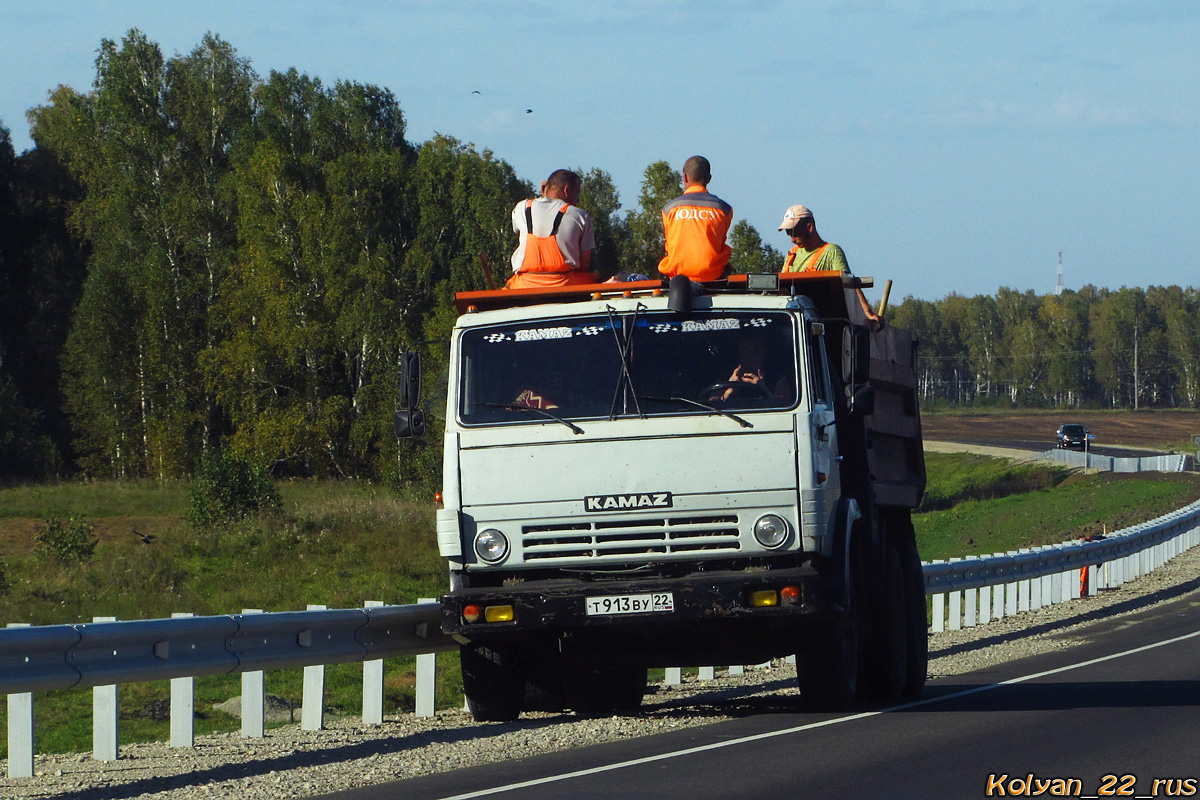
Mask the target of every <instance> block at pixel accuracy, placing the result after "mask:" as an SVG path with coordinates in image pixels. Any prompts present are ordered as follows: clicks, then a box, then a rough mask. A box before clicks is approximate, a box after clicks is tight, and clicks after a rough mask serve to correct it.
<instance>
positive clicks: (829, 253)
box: [782, 242, 850, 274]
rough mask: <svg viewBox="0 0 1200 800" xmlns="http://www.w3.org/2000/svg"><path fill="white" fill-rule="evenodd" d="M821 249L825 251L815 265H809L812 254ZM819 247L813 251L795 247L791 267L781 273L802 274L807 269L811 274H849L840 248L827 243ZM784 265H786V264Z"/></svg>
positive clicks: (848, 268)
mask: <svg viewBox="0 0 1200 800" xmlns="http://www.w3.org/2000/svg"><path fill="white" fill-rule="evenodd" d="M821 247H824V248H825V251H824V252H823V253H821V255H820V257H819V258H818V259H817V261H816V263H815V264H809V263H808V260H809V259H810V258H812V255H813V253H815V252H817V250H820V249H821ZM821 247H818V248H816V249H814V250H805V249H804V248H802V247H800V246H799V245H797V246H796V248H795V251H794V252H795V254H796V257H795V259H793V261H792V265H791V266H790V267H789V266H785V267H784V268H783V270H782V271H783V272H802V271H804V270H806V269H807V270H812V271H813V272H828V271H837V272H845V273H847V274H849V273H850V267H849V265H847V264H846V254H845V253H844V252H843V251H842V248H840V247H838V246H837V245H836V244H833V243H832V242H827V243H826V244H823V245H821ZM788 255H789V256H790V255H791V252H789V253H788ZM784 263H785V264H786V262H784Z"/></svg>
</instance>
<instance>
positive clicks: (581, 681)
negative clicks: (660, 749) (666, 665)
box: [563, 667, 647, 715]
mask: <svg viewBox="0 0 1200 800" xmlns="http://www.w3.org/2000/svg"><path fill="white" fill-rule="evenodd" d="M646 680H647V670H646V668H645V667H615V668H611V669H573V670H570V671H568V672H566V673H565V674H564V675H563V689H564V691H565V694H566V700H567V707H568V708H571V709H573V710H574V711H575V713H577V714H587V715H591V714H612V713H614V712H618V711H634V710H636V709H637V708H638V707H639V706H641V704H642V698H643V697H644V696H645V694H646Z"/></svg>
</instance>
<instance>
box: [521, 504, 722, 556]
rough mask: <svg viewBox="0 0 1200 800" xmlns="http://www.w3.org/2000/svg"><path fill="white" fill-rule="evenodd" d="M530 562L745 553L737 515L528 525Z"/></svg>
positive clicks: (524, 537)
mask: <svg viewBox="0 0 1200 800" xmlns="http://www.w3.org/2000/svg"><path fill="white" fill-rule="evenodd" d="M521 545H522V547H523V548H524V552H525V561H526V563H529V562H533V561H541V560H545V559H551V558H553V559H578V558H586V559H601V560H605V561H613V560H619V561H640V560H645V561H650V560H655V559H658V558H661V557H662V556H664V555H667V554H670V553H692V552H696V551H701V550H726V551H736V550H739V549H740V548H741V545H740V542H739V538H738V518H737V515H736V514H729V515H723V516H715V517H713V516H709V517H669V518H664V519H638V520H610V521H606V522H578V521H576V522H565V523H562V524H553V523H551V524H545V525H525V526H523V527H522V528H521Z"/></svg>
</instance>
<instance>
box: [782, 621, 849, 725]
mask: <svg viewBox="0 0 1200 800" xmlns="http://www.w3.org/2000/svg"><path fill="white" fill-rule="evenodd" d="M804 645H805V646H804V648H803V649H802V650H801V651H800V652H799V653H797V654H796V683H797V685H798V686H799V687H800V705H801V707H802V708H803V709H804V710H806V711H847V710H849V709H850V707H851V706H852V705H853V704H854V696H855V694H856V693H857V691H858V626H857V624H856V623H855V622H854V621H853V620H850V619H844V618H839V619H830V620H822V621H821V622H820V623H818V625H817V626H816V628H814V629H812V630H811V631H809V633H808V635H807V636H806V637H805V642H804Z"/></svg>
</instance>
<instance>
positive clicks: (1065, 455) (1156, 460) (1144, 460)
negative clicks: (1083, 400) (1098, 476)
mask: <svg viewBox="0 0 1200 800" xmlns="http://www.w3.org/2000/svg"><path fill="white" fill-rule="evenodd" d="M1037 457H1038V458H1039V459H1043V460H1045V461H1058V462H1060V463H1063V464H1067V465H1069V466H1072V467H1082V468H1084V469H1094V470H1099V471H1100V472H1188V471H1190V470H1193V469H1195V467H1196V464H1195V460H1194V459H1193V458H1192V457H1191V456H1189V455H1185V454H1183V453H1170V454H1167V455H1161V456H1144V457H1133V458H1127V457H1121V456H1102V455H1097V454H1095V453H1092V452H1087V451H1083V450H1061V449H1054V450H1046V451H1044V452H1041V453H1038V454H1037Z"/></svg>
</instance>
